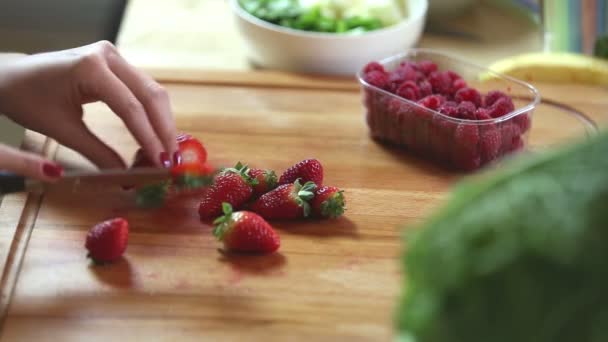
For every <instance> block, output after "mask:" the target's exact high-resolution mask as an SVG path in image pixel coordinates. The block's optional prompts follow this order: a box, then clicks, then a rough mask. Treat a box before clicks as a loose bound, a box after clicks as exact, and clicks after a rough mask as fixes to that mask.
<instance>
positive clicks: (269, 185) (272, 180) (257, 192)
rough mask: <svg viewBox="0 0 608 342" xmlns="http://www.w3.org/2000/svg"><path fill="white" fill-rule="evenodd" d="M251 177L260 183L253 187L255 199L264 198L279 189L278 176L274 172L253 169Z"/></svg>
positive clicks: (250, 173)
mask: <svg viewBox="0 0 608 342" xmlns="http://www.w3.org/2000/svg"><path fill="white" fill-rule="evenodd" d="M249 175H250V176H251V178H253V179H256V180H257V181H258V183H257V184H256V185H254V186H253V197H259V196H262V195H263V194H265V193H267V192H268V191H270V190H273V189H274V188H276V187H277V184H278V179H277V174H276V173H275V172H274V171H272V170H262V169H251V170H250V171H249Z"/></svg>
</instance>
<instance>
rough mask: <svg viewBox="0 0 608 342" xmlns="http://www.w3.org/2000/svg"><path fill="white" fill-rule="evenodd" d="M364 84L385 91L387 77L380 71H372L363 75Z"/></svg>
mask: <svg viewBox="0 0 608 342" xmlns="http://www.w3.org/2000/svg"><path fill="white" fill-rule="evenodd" d="M363 79H364V80H365V82H367V83H369V84H371V85H373V86H376V87H378V88H380V89H387V87H388V75H387V74H386V73H384V72H382V71H377V70H373V71H370V72H368V73H367V74H365V76H364V77H363Z"/></svg>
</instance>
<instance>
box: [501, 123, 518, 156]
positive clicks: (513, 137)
mask: <svg viewBox="0 0 608 342" xmlns="http://www.w3.org/2000/svg"><path fill="white" fill-rule="evenodd" d="M500 135H501V137H502V151H503V152H510V151H513V148H514V147H513V146H516V145H517V144H519V142H518V140H520V139H521V130H520V129H519V126H517V125H515V124H512V123H510V122H507V123H505V124H503V125H502V127H501V128H500Z"/></svg>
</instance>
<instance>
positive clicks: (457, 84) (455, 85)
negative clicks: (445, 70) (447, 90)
mask: <svg viewBox="0 0 608 342" xmlns="http://www.w3.org/2000/svg"><path fill="white" fill-rule="evenodd" d="M466 86H467V82H466V81H465V80H463V79H462V78H459V79H456V80H455V81H454V82H452V89H453V90H455V91H458V90H459V89H463V88H466Z"/></svg>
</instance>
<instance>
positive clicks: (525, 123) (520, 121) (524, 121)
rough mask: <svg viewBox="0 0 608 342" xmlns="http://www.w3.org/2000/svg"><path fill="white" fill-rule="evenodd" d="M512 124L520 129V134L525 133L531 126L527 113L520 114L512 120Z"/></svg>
mask: <svg viewBox="0 0 608 342" xmlns="http://www.w3.org/2000/svg"><path fill="white" fill-rule="evenodd" d="M513 122H515V124H516V125H517V126H519V128H520V129H521V132H522V133H526V132H527V131H528V130H529V129H530V126H531V123H530V115H528V113H522V114H519V115H518V116H516V117H514V118H513Z"/></svg>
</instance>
